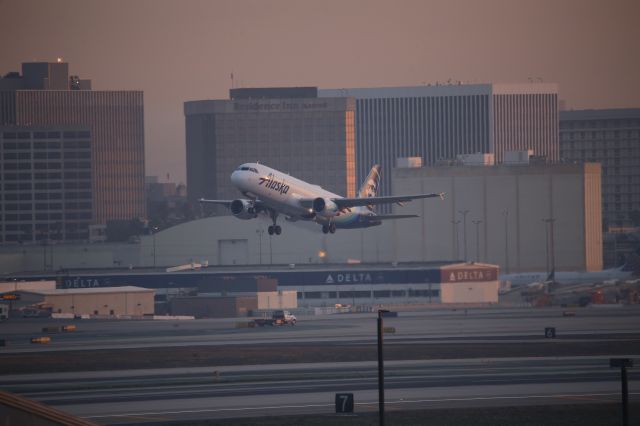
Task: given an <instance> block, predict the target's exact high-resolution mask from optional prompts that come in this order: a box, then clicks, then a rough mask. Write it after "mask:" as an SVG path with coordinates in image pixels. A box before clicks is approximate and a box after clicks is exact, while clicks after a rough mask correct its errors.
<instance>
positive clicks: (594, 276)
mask: <svg viewBox="0 0 640 426" xmlns="http://www.w3.org/2000/svg"><path fill="white" fill-rule="evenodd" d="M625 266H626V265H623V266H620V267H618V268H611V269H605V270H602V271H595V272H578V271H573V272H552V273H550V274H547V273H546V272H523V273H520V274H505V275H500V281H511V285H513V286H515V287H517V286H521V285H529V284H537V283H548V282H554V283H556V284H586V283H593V282H603V281H606V280H624V279H626V278H629V277H631V275H632V274H633V271H627V270H625Z"/></svg>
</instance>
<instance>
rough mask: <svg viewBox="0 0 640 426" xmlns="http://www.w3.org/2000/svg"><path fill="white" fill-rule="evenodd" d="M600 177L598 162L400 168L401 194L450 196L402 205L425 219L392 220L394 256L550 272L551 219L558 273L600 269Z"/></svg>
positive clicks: (396, 179)
mask: <svg viewBox="0 0 640 426" xmlns="http://www.w3.org/2000/svg"><path fill="white" fill-rule="evenodd" d="M599 176H600V168H599V166H597V165H592V164H587V165H575V164H558V165H535V166H522V167H520V166H496V167H433V168H419V169H396V170H395V171H394V181H393V185H394V192H395V193H419V192H441V191H443V192H446V193H447V195H446V198H445V201H444V202H437V201H434V200H424V201H416V202H413V203H410V204H408V205H407V206H405V207H404V208H403V209H402V212H403V213H415V214H419V215H420V216H421V219H419V220H416V221H396V222H394V224H393V225H394V228H395V229H394V236H395V252H396V258H397V259H398V260H402V261H407V260H411V261H437V260H445V259H461V260H470V261H480V262H488V263H492V264H498V265H500V269H501V271H502V272H505V273H508V272H526V271H545V270H547V268H548V267H550V266H548V263H547V262H548V260H547V259H548V258H549V259H550V258H551V256H550V255H549V257H548V253H550V252H551V249H550V247H551V244H550V242H548V240H547V238H550V236H551V231H550V227H551V225H550V222H549V221H548V220H549V219H553V237H554V238H553V239H554V244H553V247H554V251H555V256H554V258H555V266H556V270H558V271H562V270H564V271H574V270H600V269H602V230H601V228H600V226H598V225H597V222H598V217H599V215H600V206H599V205H598V203H597V202H596V197H598V194H599V182H600V180H599V179H600V178H599ZM395 212H396V213H399V212H400V210H399V209H396V211H395ZM545 220H547V221H545ZM474 221H475V222H477V224H476V223H474ZM548 247H549V249H548ZM465 254H466V255H465ZM549 263H551V262H550V261H549Z"/></svg>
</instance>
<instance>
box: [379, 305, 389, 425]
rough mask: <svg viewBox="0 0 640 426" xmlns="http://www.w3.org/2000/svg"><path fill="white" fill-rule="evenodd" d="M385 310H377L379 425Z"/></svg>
mask: <svg viewBox="0 0 640 426" xmlns="http://www.w3.org/2000/svg"><path fill="white" fill-rule="evenodd" d="M385 312H388V311H386V310H383V309H380V310H378V418H379V420H380V426H384V357H383V353H382V344H383V340H384V339H383V335H384V328H383V321H382V314H384V313H385Z"/></svg>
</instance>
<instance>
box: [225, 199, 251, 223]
mask: <svg viewBox="0 0 640 426" xmlns="http://www.w3.org/2000/svg"><path fill="white" fill-rule="evenodd" d="M229 207H230V209H231V213H233V215H234V216H235V217H237V218H238V219H243V220H249V219H254V218H256V217H257V216H258V212H257V211H256V208H255V205H254V204H253V202H251V201H249V200H233V201H232V202H231V205H230V206H229Z"/></svg>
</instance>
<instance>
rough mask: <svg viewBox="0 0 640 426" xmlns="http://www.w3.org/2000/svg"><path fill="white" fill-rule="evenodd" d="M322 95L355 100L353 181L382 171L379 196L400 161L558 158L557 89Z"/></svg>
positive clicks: (455, 88) (454, 87)
mask: <svg viewBox="0 0 640 426" xmlns="http://www.w3.org/2000/svg"><path fill="white" fill-rule="evenodd" d="M319 96H320V97H324V96H327V97H337V96H342V97H354V98H355V99H356V120H355V127H356V164H357V167H358V169H357V180H358V181H361V180H363V179H364V177H365V176H366V175H367V173H368V171H369V168H370V167H371V165H372V164H376V163H377V164H381V165H382V170H383V174H382V184H381V194H382V195H389V194H390V193H391V192H390V184H391V169H392V168H393V167H394V166H395V160H396V158H398V157H421V158H422V161H423V164H424V165H425V166H430V165H434V164H437V163H438V162H441V161H443V160H451V159H455V158H456V156H457V155H459V154H475V153H489V154H494V155H495V161H496V162H497V163H501V162H502V161H503V157H504V153H505V152H506V151H514V150H529V149H531V150H533V151H534V153H535V155H537V156H540V157H544V158H545V159H546V161H549V162H553V161H557V160H558V159H559V150H558V107H557V104H558V89H557V85H555V84H543V83H537V84H511V85H510V84H449V85H435V86H433V85H428V86H416V87H383V88H355V89H351V88H350V89H323V90H320V91H319ZM398 190H402V189H401V188H398ZM379 209H380V210H381V211H385V206H380V208H379Z"/></svg>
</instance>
